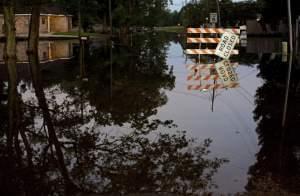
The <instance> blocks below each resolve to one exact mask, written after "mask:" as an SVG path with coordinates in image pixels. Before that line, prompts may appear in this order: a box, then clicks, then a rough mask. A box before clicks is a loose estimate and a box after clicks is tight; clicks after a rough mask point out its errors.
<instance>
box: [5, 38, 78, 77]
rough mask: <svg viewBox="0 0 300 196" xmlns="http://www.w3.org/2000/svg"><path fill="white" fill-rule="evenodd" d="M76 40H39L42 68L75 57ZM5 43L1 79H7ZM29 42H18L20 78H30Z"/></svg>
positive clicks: (18, 71) (18, 70) (18, 72)
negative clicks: (4, 58) (27, 51)
mask: <svg viewBox="0 0 300 196" xmlns="http://www.w3.org/2000/svg"><path fill="white" fill-rule="evenodd" d="M75 43H76V41H72V40H55V41H40V42H39V59H40V63H41V64H42V66H41V67H42V68H44V67H45V66H46V67H47V66H54V65H57V64H61V63H62V64H63V63H65V62H68V61H69V60H70V59H72V57H73V47H74V44H75ZM3 49H4V43H0V80H3V81H7V80H8V74H7V66H6V65H5V63H4V60H3V51H4V50H3ZM26 50H27V42H26V41H22V42H17V60H18V63H17V75H18V77H19V79H25V80H30V79H31V74H30V67H29V64H28V57H27V54H26Z"/></svg>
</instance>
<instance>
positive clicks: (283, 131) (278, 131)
mask: <svg viewBox="0 0 300 196" xmlns="http://www.w3.org/2000/svg"><path fill="white" fill-rule="evenodd" d="M272 56H273V55H264V56H262V59H261V62H260V65H259V70H260V73H259V76H260V77H261V78H262V79H263V80H264V82H265V83H264V85H263V86H262V87H260V88H259V89H257V93H256V108H255V110H254V118H255V120H256V121H257V124H258V125H257V129H256V132H257V134H258V137H259V143H260V145H261V149H260V150H259V152H258V153H257V155H256V156H257V161H256V163H255V164H254V165H252V166H251V167H250V169H249V174H250V179H249V182H248V185H247V186H246V189H247V190H248V191H249V193H250V194H254V195H255V194H265V193H269V194H272V195H295V194H296V195H297V194H299V193H300V189H299V188H300V170H299V165H300V156H299V155H300V142H299V139H298V138H299V134H300V133H299V130H300V127H299V126H300V123H299V122H300V115H299V114H300V107H299V105H300V92H299V89H300V88H299V87H300V86H299V82H300V78H299V73H300V70H299V64H298V63H297V61H294V62H293V63H292V61H291V59H290V62H289V63H282V62H281V56H273V57H272ZM290 63H292V69H291V76H290V81H288V82H287V78H288V79H289V77H287V76H288V71H289V64H290ZM287 89H288V90H287Z"/></svg>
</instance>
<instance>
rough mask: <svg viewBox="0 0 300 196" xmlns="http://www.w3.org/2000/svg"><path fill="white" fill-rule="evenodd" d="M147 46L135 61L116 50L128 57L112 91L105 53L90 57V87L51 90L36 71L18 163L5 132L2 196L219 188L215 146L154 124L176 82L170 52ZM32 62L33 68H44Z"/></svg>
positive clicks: (0, 142) (67, 83) (73, 84)
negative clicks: (116, 129) (119, 129)
mask: <svg viewBox="0 0 300 196" xmlns="http://www.w3.org/2000/svg"><path fill="white" fill-rule="evenodd" d="M142 44H145V43H144V42H143V41H141V45H142ZM147 44H150V43H147ZM152 44H153V43H152ZM141 45H140V44H139V45H138V47H137V48H139V47H141ZM147 47H154V45H151V46H150V45H144V49H142V50H140V49H137V50H136V51H134V52H127V54H128V56H126V53H125V51H126V50H129V49H126V48H123V47H120V48H115V49H114V50H125V51H119V52H120V55H119V56H118V57H117V59H122V60H121V61H119V62H118V61H116V60H114V63H113V65H114V73H113V77H114V80H113V88H112V89H110V87H109V83H108V82H107V81H109V80H110V75H109V71H108V70H109V66H108V65H109V63H108V62H107V59H103V61H102V60H101V58H102V57H103V55H102V54H103V53H101V51H102V49H99V50H100V51H98V49H96V50H93V51H91V52H92V54H93V55H94V56H91V58H90V62H89V64H88V65H89V74H88V78H89V81H88V82H81V81H74V80H73V81H71V80H64V81H62V82H59V83H60V85H53V86H52V87H49V88H47V89H44V88H43V86H42V81H41V75H40V71H39V68H38V67H35V68H36V70H35V72H33V74H34V77H33V79H34V80H33V81H34V87H35V95H33V94H32V92H31V90H32V89H30V87H27V88H28V90H25V89H23V91H24V94H22V98H23V99H22V100H23V101H22V103H20V104H21V107H19V111H18V112H19V113H20V114H21V118H20V120H21V121H20V126H19V127H20V129H21V130H22V131H23V132H20V133H25V135H23V136H22V138H16V140H15V144H16V145H15V146H14V148H15V151H16V153H15V154H14V155H13V160H14V162H13V163H12V164H11V162H10V163H8V162H7V159H6V157H7V152H6V148H5V146H6V145H7V144H6V140H5V136H4V135H3V131H4V130H1V134H0V136H1V138H0V170H1V171H3V172H1V174H0V195H22V194H23V193H26V195H55V194H60V195H64V194H65V193H66V192H65V191H66V185H68V184H69V183H74V184H76V185H77V186H78V188H79V189H80V190H82V191H84V192H85V191H92V192H100V193H108V194H110V193H112V194H117V193H118V194H125V193H153V192H154V193H162V192H171V193H172V192H173V193H179V194H188V193H198V194H199V192H203V191H207V190H208V188H209V187H211V186H213V185H214V184H213V182H212V176H213V175H214V173H215V172H216V171H217V169H218V168H219V167H220V166H221V164H223V163H224V162H226V160H224V159H218V158H208V155H209V150H208V148H209V144H210V142H211V141H210V140H205V141H204V142H203V143H199V142H197V141H195V140H194V139H189V138H187V137H186V134H185V132H184V131H180V130H178V131H176V130H177V128H176V125H174V124H173V122H172V121H165V122H162V121H160V120H149V117H150V116H152V115H153V114H155V113H156V109H157V107H159V106H162V105H164V104H165V103H166V102H167V97H166V96H165V94H164V93H163V91H162V89H172V88H173V87H174V76H173V75H172V72H171V71H170V70H169V69H168V67H167V65H166V62H165V58H166V57H165V56H166V48H165V45H160V46H157V47H156V48H155V50H154V51H148V50H149V49H147ZM142 48H143V47H142ZM104 50H105V49H104ZM130 50H131V49H130ZM136 52H138V53H136ZM161 53H162V54H161ZM115 54H118V53H117V52H116V51H115ZM121 54H122V55H123V56H122V55H121ZM133 54H139V55H138V56H133ZM96 56H98V57H99V58H100V60H99V59H97V58H96ZM94 57H95V59H93V58H94ZM31 58H32V59H31V62H32V63H34V64H33V65H32V66H38V62H35V61H36V58H35V57H34V56H31ZM92 60H96V61H94V63H92ZM96 62H97V63H96ZM99 62H100V63H99ZM101 62H103V63H101ZM98 63H99V64H98ZM48 74H50V73H48ZM48 77H49V76H48ZM49 78H51V77H49ZM49 78H48V83H47V84H48V85H50V84H51V80H49ZM64 79H65V78H64ZM54 83H56V82H54ZM110 90H112V92H113V98H112V99H110V96H109V91H110ZM123 100H126V101H123ZM2 107H3V108H6V105H5V104H2V105H1V108H2ZM4 118H5V116H4ZM1 120H2V118H1ZM4 122H5V121H4ZM112 124H117V125H124V124H125V125H130V126H131V128H127V129H126V131H125V132H123V133H122V134H118V135H116V134H115V135H114V134H113V133H111V132H110V131H109V130H108V128H107V125H112ZM1 128H3V129H5V126H3V127H2V126H1ZM123 128H125V127H123ZM53 131H55V135H53ZM51 132H52V133H51ZM55 137H57V140H56V139H55ZM53 138H54V139H53ZM57 142H59V143H57ZM60 151H61V152H62V155H61V154H60ZM62 159H63V160H62ZM8 164H10V165H9V166H10V167H7V166H8ZM65 168H66V169H67V171H65V170H64V169H65ZM68 178H70V179H68ZM68 181H72V182H68ZM69 188H70V187H69ZM74 189H76V188H74V187H73V190H71V191H74V192H75V191H76V192H77V190H74ZM69 191H70V190H69ZM69 193H70V192H69ZM71 195H72V192H71Z"/></svg>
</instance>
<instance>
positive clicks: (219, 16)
mask: <svg viewBox="0 0 300 196" xmlns="http://www.w3.org/2000/svg"><path fill="white" fill-rule="evenodd" d="M216 5H217V12H218V27H219V28H221V11H220V2H219V0H216Z"/></svg>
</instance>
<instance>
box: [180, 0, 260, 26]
mask: <svg viewBox="0 0 300 196" xmlns="http://www.w3.org/2000/svg"><path fill="white" fill-rule="evenodd" d="M257 11H258V9H257V4H256V2H255V1H253V0H248V1H242V2H233V1H232V0H222V1H220V12H221V25H222V26H234V25H236V24H241V23H245V21H246V20H247V19H252V18H255V16H256V13H257ZM211 12H217V6H216V1H211V0H201V1H200V2H192V3H189V4H187V5H186V6H185V7H183V8H182V10H181V11H180V22H181V23H182V24H183V25H184V26H200V25H202V24H205V23H207V22H208V19H209V18H208V17H209V13H211Z"/></svg>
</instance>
